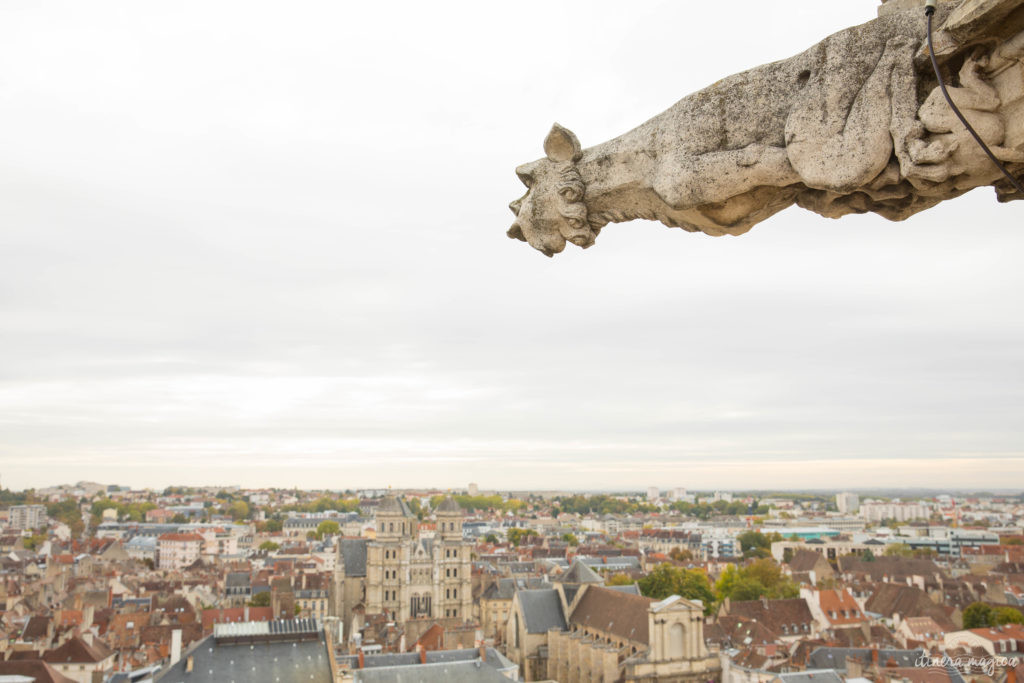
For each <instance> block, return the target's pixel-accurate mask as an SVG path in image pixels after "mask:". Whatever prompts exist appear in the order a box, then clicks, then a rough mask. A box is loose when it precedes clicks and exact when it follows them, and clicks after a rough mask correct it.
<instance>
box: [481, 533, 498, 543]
mask: <svg viewBox="0 0 1024 683" xmlns="http://www.w3.org/2000/svg"><path fill="white" fill-rule="evenodd" d="M484 543H495V544H496V543H498V537H497V536H495V535H494V534H487V535H486V536H484Z"/></svg>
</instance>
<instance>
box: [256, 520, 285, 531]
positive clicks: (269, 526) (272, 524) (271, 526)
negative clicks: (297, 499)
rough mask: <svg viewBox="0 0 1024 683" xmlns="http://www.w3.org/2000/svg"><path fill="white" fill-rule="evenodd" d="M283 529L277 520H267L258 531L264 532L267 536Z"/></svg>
mask: <svg viewBox="0 0 1024 683" xmlns="http://www.w3.org/2000/svg"><path fill="white" fill-rule="evenodd" d="M283 528H284V525H283V524H282V523H281V520H279V519H268V520H267V521H265V522H263V523H262V527H261V528H260V531H264V532H266V533H268V534H276V533H277V532H278V531H280V530H281V529H283Z"/></svg>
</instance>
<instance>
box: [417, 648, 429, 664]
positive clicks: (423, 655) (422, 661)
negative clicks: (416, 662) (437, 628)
mask: <svg viewBox="0 0 1024 683" xmlns="http://www.w3.org/2000/svg"><path fill="white" fill-rule="evenodd" d="M416 650H417V651H418V652H419V653H420V664H426V663H427V648H425V647H423V643H418V644H417V645H416Z"/></svg>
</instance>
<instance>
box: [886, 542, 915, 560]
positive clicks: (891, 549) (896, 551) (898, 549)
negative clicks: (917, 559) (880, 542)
mask: <svg viewBox="0 0 1024 683" xmlns="http://www.w3.org/2000/svg"><path fill="white" fill-rule="evenodd" d="M885 555H886V557H913V556H914V551H913V550H911V549H910V546H909V545H907V544H906V543H890V544H889V545H887V546H885Z"/></svg>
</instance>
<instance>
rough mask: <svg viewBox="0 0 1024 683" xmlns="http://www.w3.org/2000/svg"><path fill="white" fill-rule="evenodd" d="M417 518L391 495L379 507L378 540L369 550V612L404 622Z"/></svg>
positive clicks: (367, 589) (367, 556) (367, 603)
mask: <svg viewBox="0 0 1024 683" xmlns="http://www.w3.org/2000/svg"><path fill="white" fill-rule="evenodd" d="M415 524H416V517H415V515H413V514H412V511H411V510H410V509H409V506H408V505H406V503H405V501H404V500H402V499H401V498H397V497H395V496H389V497H387V498H385V499H384V500H382V501H381V503H380V505H379V506H377V522H376V529H375V531H376V538H375V539H374V541H373V542H371V543H369V544H368V545H367V548H366V611H367V613H368V614H375V613H386V614H389V615H391V616H392V618H394V619H400V618H401V615H402V612H403V610H402V606H403V602H404V596H403V590H402V587H403V584H404V583H405V581H404V577H405V573H406V572H405V569H406V566H405V565H407V564H408V561H409V558H408V549H409V541H410V540H411V539H412V537H413V535H414V533H415V531H416V528H415Z"/></svg>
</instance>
